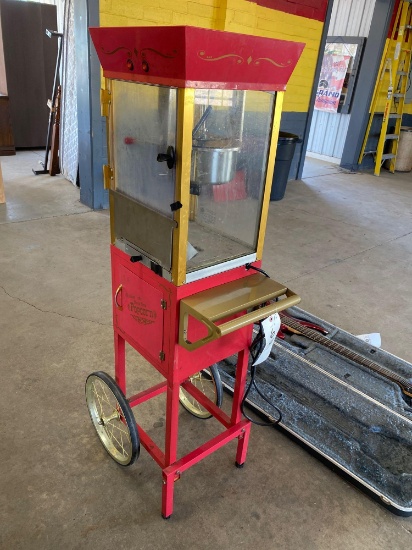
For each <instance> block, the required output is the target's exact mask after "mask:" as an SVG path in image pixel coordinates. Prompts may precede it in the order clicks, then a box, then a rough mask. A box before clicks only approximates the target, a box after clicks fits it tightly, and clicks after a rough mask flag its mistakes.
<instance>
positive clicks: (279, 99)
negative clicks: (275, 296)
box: [256, 92, 284, 260]
mask: <svg viewBox="0 0 412 550" xmlns="http://www.w3.org/2000/svg"><path fill="white" fill-rule="evenodd" d="M283 95H284V92H277V94H276V99H275V112H274V114H273V124H272V135H271V139H270V149H269V157H268V164H267V166H268V168H267V172H266V182H265V193H264V195H263V204H262V216H261V218H260V227H259V237H258V244H257V250H256V259H257V260H261V259H262V254H263V245H264V243H265V234H266V224H267V221H268V213H269V202H270V191H271V188H272V178H273V170H274V168H275V158H276V146H277V143H278V135H279V129H280V118H281V116H282V104H283Z"/></svg>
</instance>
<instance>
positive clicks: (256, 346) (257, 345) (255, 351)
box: [240, 266, 282, 426]
mask: <svg viewBox="0 0 412 550" xmlns="http://www.w3.org/2000/svg"><path fill="white" fill-rule="evenodd" d="M251 267H253V266H251ZM255 269H256V270H258V271H260V270H259V268H255ZM265 275H266V276H267V277H268V275H267V274H266V273H265ZM263 345H264V334H263V328H262V323H260V322H259V330H258V333H257V336H256V337H255V339H254V340H253V342H252V345H251V346H250V355H251V358H252V364H251V366H250V382H249V385H248V387H247V389H246V391H245V395H244V396H243V399H242V402H241V404H240V410H241V411H242V414H243V416H244V417H245V418H246V419H247V420H249V421H250V422H252V424H256V425H257V426H276V424H279V422H281V421H282V413H281V411H280V409H278V407H276V405H274V404H273V403H272V402H271V401H270V400H269V399H268V398H267V397H266V395H264V393H263V392H262V391H261V390H260V389H259V387H258V385H257V384H256V380H255V377H256V368H257V365H254V362H255V360H256V358H257V357H258V356H259V354H260V353H261V351H262V349H263ZM252 387H253V388H254V389H255V391H256V392H257V393H258V395H259V396H260V397H261V398H262V399H263V400H264V401H266V403H268V404H269V405H270V406H271V407H272V408H273V409H275V411H276V414H277V418H274V419H273V420H269V422H260V421H258V420H254V419H253V418H251V417H250V416H249V415H248V414H247V413H246V412H245V404H246V399H247V397H248V395H249V392H250V390H251V389H252Z"/></svg>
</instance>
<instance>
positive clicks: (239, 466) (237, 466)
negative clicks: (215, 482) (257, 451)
mask: <svg viewBox="0 0 412 550" xmlns="http://www.w3.org/2000/svg"><path fill="white" fill-rule="evenodd" d="M244 465H245V463H244V462H243V464H239V462H237V461H236V462H235V466H236V468H239V469H240V468H243V466H244Z"/></svg>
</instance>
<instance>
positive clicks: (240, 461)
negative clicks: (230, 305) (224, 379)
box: [232, 350, 250, 468]
mask: <svg viewBox="0 0 412 550" xmlns="http://www.w3.org/2000/svg"><path fill="white" fill-rule="evenodd" d="M248 361H249V352H248V350H242V351H241V352H240V353H239V355H238V359H237V365H236V382H235V389H234V393H233V406H232V422H233V423H234V424H237V423H238V422H240V420H241V418H242V411H241V409H240V405H241V403H242V399H243V396H244V394H245V386H246V378H247V368H248ZM249 434H250V423H248V424H247V425H246V426H245V428H244V432H243V433H242V435H241V436H239V442H238V445H237V452H236V466H237V467H238V468H242V466H243V465H244V463H245V460H246V453H247V447H248V443H249Z"/></svg>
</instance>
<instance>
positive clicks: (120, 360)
mask: <svg viewBox="0 0 412 550" xmlns="http://www.w3.org/2000/svg"><path fill="white" fill-rule="evenodd" d="M114 372H115V377H116V382H117V384H118V386H119V387H120V389H121V390H122V392H123V393H124V394H125V395H126V350H125V341H124V338H122V337H121V336H120V334H118V333H117V332H115V333H114Z"/></svg>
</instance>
